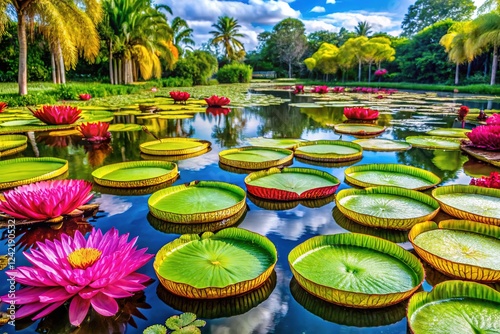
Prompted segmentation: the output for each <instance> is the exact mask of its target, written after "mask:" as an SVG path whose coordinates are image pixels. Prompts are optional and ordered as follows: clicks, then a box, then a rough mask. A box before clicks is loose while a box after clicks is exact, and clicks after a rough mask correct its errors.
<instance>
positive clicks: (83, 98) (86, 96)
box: [79, 94, 92, 101]
mask: <svg viewBox="0 0 500 334" xmlns="http://www.w3.org/2000/svg"><path fill="white" fill-rule="evenodd" d="M79 97H80V100H82V101H88V100H90V99H91V98H92V95H90V94H80V95H79Z"/></svg>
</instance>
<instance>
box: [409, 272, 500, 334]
mask: <svg viewBox="0 0 500 334" xmlns="http://www.w3.org/2000/svg"><path fill="white" fill-rule="evenodd" d="M407 315H408V324H409V326H410V328H411V331H412V332H413V333H415V334H434V333H436V334H438V333H450V334H452V333H453V334H471V333H499V332H500V292H498V291H495V290H493V289H492V288H490V287H487V286H486V285H483V284H479V283H475V282H465V281H446V282H443V283H440V284H438V285H436V286H435V287H434V289H433V290H432V291H431V292H419V293H417V294H415V295H414V296H413V297H412V298H411V299H410V302H409V304H408V313H407Z"/></svg>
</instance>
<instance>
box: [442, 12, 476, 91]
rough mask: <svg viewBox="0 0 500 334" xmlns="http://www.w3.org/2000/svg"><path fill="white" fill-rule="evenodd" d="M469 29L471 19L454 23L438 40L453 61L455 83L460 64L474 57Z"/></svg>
mask: <svg viewBox="0 0 500 334" xmlns="http://www.w3.org/2000/svg"><path fill="white" fill-rule="evenodd" d="M471 30H472V22H471V21H465V22H457V23H454V24H453V25H452V26H451V27H450V29H449V30H448V33H447V34H446V35H444V36H443V37H442V38H441V40H440V41H439V43H440V44H441V45H442V46H444V48H445V51H446V53H448V59H449V60H450V61H451V62H454V63H455V85H458V82H459V73H460V71H459V70H460V65H461V64H463V63H465V62H468V63H469V64H470V62H471V61H472V60H473V59H474V53H473V49H472V45H471V43H472V42H471V41H470V39H469V37H470V31H471Z"/></svg>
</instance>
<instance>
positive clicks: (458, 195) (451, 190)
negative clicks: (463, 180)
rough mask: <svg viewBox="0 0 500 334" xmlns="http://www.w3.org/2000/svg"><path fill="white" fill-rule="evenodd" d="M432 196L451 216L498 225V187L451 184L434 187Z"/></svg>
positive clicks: (499, 222) (499, 202)
mask: <svg viewBox="0 0 500 334" xmlns="http://www.w3.org/2000/svg"><path fill="white" fill-rule="evenodd" d="M432 196H433V197H434V198H435V199H436V200H437V201H438V202H439V204H440V205H441V208H442V209H443V211H445V212H446V213H448V214H450V215H451V216H453V217H457V218H460V219H466V220H473V221H477V222H481V223H486V224H492V225H499V226H500V189H493V188H484V187H477V186H469V185H451V186H443V187H439V188H436V189H434V190H433V191H432Z"/></svg>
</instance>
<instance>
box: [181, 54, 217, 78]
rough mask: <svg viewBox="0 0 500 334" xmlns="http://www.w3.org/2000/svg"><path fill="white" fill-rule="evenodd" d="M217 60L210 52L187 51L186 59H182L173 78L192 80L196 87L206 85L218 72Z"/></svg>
mask: <svg viewBox="0 0 500 334" xmlns="http://www.w3.org/2000/svg"><path fill="white" fill-rule="evenodd" d="M217 68H218V63H217V58H215V56H213V55H212V54H211V53H210V52H207V51H202V50H195V51H192V52H191V51H189V50H187V51H186V55H185V57H184V58H182V59H180V60H179V61H178V62H177V63H176V64H175V68H174V70H173V71H172V72H171V74H172V75H173V76H176V77H181V78H187V79H191V80H192V81H193V84H194V85H206V84H207V83H208V80H209V79H210V77H212V75H214V73H216V72H217Z"/></svg>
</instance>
